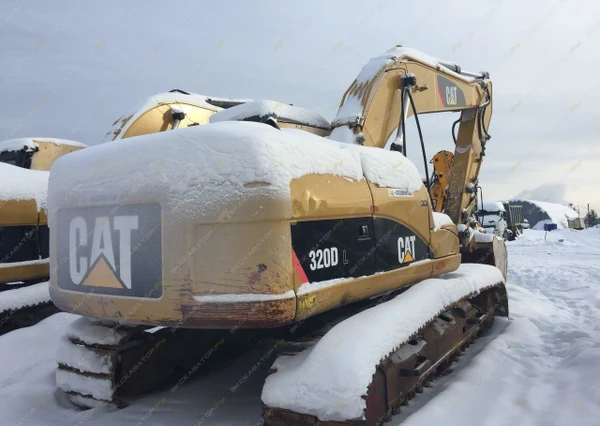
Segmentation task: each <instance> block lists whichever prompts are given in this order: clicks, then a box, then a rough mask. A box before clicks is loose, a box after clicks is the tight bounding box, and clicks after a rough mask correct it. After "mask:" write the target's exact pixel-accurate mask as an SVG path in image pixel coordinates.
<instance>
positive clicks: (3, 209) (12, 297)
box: [0, 138, 85, 333]
mask: <svg viewBox="0 0 600 426" xmlns="http://www.w3.org/2000/svg"><path fill="white" fill-rule="evenodd" d="M84 146H85V145H83V144H81V143H79V142H75V141H70V140H64V139H50V138H20V139H11V140H7V141H4V142H0V176H1V179H2V183H1V185H0V186H1V187H0V333H6V332H8V331H11V330H13V329H14V328H18V327H21V326H25V325H30V324H32V323H35V322H37V321H39V320H40V319H42V318H45V317H46V316H48V315H50V314H52V313H54V312H56V308H55V307H54V305H52V303H51V302H50V298H49V295H48V289H47V284H46V283H45V281H47V280H48V278H49V276H50V271H49V267H48V265H49V259H48V256H49V254H48V247H49V232H48V225H47V213H46V189H47V185H48V170H50V166H51V165H52V163H53V162H54V161H55V160H56V159H57V158H58V157H61V156H63V155H65V154H68V153H70V152H73V151H76V150H79V149H81V148H83V147H84ZM42 282H44V283H43V284H42ZM38 283H39V284H38Z"/></svg>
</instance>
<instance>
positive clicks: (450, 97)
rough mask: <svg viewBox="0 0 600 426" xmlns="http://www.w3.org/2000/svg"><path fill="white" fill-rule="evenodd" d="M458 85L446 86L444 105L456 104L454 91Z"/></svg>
mask: <svg viewBox="0 0 600 426" xmlns="http://www.w3.org/2000/svg"><path fill="white" fill-rule="evenodd" d="M457 90H458V87H456V86H452V87H451V86H446V105H456V104H457V99H456V98H457V96H456V92H457Z"/></svg>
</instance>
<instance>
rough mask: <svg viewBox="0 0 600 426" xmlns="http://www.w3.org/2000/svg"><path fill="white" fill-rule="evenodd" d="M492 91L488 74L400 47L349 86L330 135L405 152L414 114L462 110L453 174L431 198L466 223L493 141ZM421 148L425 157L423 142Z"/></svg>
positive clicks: (375, 60) (372, 63)
mask: <svg viewBox="0 0 600 426" xmlns="http://www.w3.org/2000/svg"><path fill="white" fill-rule="evenodd" d="M491 93H492V84H491V81H490V80H489V76H488V74H487V73H470V72H463V71H462V70H461V69H460V67H459V66H458V65H456V64H453V63H450V62H446V61H441V60H438V59H435V58H432V57H430V56H428V55H425V54H423V53H421V52H418V51H415V50H413V49H406V48H403V47H400V46H397V47H396V48H394V49H391V50H390V51H388V52H386V53H385V54H384V55H382V56H379V57H376V58H373V59H372V60H371V61H370V62H369V63H368V64H367V65H366V66H365V67H364V68H363V70H362V71H361V73H360V74H359V75H358V77H357V78H356V79H355V80H354V82H353V83H352V84H351V85H350V87H349V88H348V89H347V91H346V93H345V94H344V97H343V98H342V102H341V105H340V109H339V111H338V115H337V117H336V118H335V119H334V121H333V123H332V127H333V128H334V129H333V132H332V135H331V138H332V139H336V140H340V141H344V142H350V143H358V144H361V145H365V146H374V147H380V148H388V149H395V150H399V151H401V152H403V153H404V154H405V155H406V154H407V143H406V142H407V141H406V133H405V128H406V121H407V119H408V118H409V117H410V116H415V118H416V121H417V126H419V124H418V115H419V114H428V113H439V112H460V113H461V116H460V119H459V122H458V132H457V136H456V138H455V151H454V156H453V159H452V160H451V161H452V173H451V174H450V176H448V175H447V174H446V175H445V180H444V182H443V183H446V180H447V191H446V186H445V185H443V186H442V187H441V188H440V185H437V186H436V188H437V191H436V195H435V196H434V197H432V198H433V199H437V200H440V201H441V202H442V204H443V205H442V206H441V207H440V206H439V204H438V205H436V209H435V210H437V211H444V212H445V213H446V214H447V215H448V216H450V218H451V219H452V221H453V222H454V223H456V224H461V223H464V224H467V223H468V222H469V219H470V217H471V214H472V211H473V209H474V208H475V206H476V188H477V179H478V175H479V170H480V167H481V161H482V159H483V156H484V153H485V144H486V142H487V140H488V139H489V135H488V133H487V129H488V126H489V122H490V119H491V108H492V95H491ZM419 134H421V131H420V127H419ZM422 150H423V155H425V148H424V144H423V141H422ZM424 161H425V164H426V157H424ZM426 169H427V167H426ZM448 170H449V165H448ZM429 186H430V188H429V189H430V190H431V189H432V187H431V185H429ZM438 203H439V202H438Z"/></svg>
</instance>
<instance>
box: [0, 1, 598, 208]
mask: <svg viewBox="0 0 600 426" xmlns="http://www.w3.org/2000/svg"><path fill="white" fill-rule="evenodd" d="M599 12H600V2H599V1H595V0H480V1H478V2H475V3H473V2H466V1H464V0H447V1H445V0H423V1H412V2H409V1H397V0H375V1H371V2H365V1H360V2H359V1H347V0H346V1H341V0H340V1H307V0H304V1H281V0H280V1H256V2H250V1H235V2H234V1H230V2H229V1H221V2H216V1H215V2H207V1H193V0H178V1H176V2H164V1H151V0H146V1H144V0H142V1H139V0H131V1H121V0H119V1H116V0H115V1H102V2H91V1H88V2H83V1H81V2H77V1H74V0H73V1H61V0H55V1H53V2H47V1H42V0H39V1H26V0H3V1H2V2H1V3H0V58H1V59H0V140H4V139H8V138H13V137H25V136H48V137H61V138H70V139H75V140H79V141H82V142H85V143H88V144H90V145H93V144H96V143H99V142H100V141H101V140H102V137H103V135H104V134H105V133H106V131H107V130H108V128H109V127H110V125H111V123H112V122H113V121H114V120H115V119H116V118H118V117H119V116H120V115H121V114H122V113H124V112H126V111H127V110H129V109H130V108H131V107H133V106H134V105H136V104H137V103H139V102H140V101H142V100H143V99H144V98H146V97H147V96H149V95H151V94H154V93H158V92H162V91H167V90H170V89H173V88H180V89H183V90H188V91H193V92H197V93H202V94H207V95H213V96H224V97H237V98H255V99H256V98H262V99H275V100H279V101H283V102H288V103H293V104H294V105H299V106H302V107H305V108H309V109H314V110H316V111H317V112H319V113H321V114H323V115H324V116H325V117H327V118H329V119H331V118H333V116H335V112H336V109H337V105H338V104H339V100H340V98H341V96H342V94H343V92H344V90H345V89H346V87H347V86H348V85H349V84H350V83H351V82H352V80H353V79H354V77H355V76H356V74H357V73H358V72H359V71H360V69H361V67H362V66H363V65H364V64H365V63H366V62H367V61H368V59H369V58H370V57H372V56H376V55H378V54H380V53H381V52H383V51H385V50H387V49H388V48H390V47H392V46H393V45H395V44H397V43H402V44H403V45H405V46H409V47H414V48H417V49H419V50H422V51H424V52H426V53H429V54H431V55H433V56H437V57H441V58H445V59H450V60H453V61H455V62H457V63H459V64H460V65H461V66H462V67H463V69H468V70H473V71H479V70H486V71H489V72H490V74H491V78H492V80H493V82H494V102H495V103H494V115H493V118H492V123H491V126H490V129H489V130H490V133H491V135H492V139H491V141H490V142H489V144H488V151H487V153H488V155H487V157H486V159H485V161H484V163H483V167H482V173H481V177H480V181H481V184H482V186H483V187H484V196H485V198H486V199H488V200H491V199H499V198H508V197H511V196H515V195H517V194H519V193H521V192H522V191H528V192H526V193H525V195H527V196H530V197H533V198H538V199H541V200H547V201H570V202H573V203H575V204H577V205H580V206H582V207H583V206H584V205H585V204H586V203H588V202H589V203H591V204H592V207H595V208H597V209H599V210H600V190H599V184H598V182H597V180H595V179H594V178H596V179H597V178H598V177H600V172H599V171H600V146H599V145H600V144H599V143H598V135H599V133H600V132H599V131H600V120H599V119H598V118H599V117H600V105H599V104H598V102H597V101H596V99H597V98H598V97H600V79H599V77H598V75H597V70H598V69H600V13H599ZM454 119H455V116H454V115H448V116H445V115H442V116H440V115H438V116H428V117H426V118H424V119H423V126H424V131H425V137H426V143H427V146H428V154H429V155H430V156H431V155H432V154H434V153H435V152H436V151H438V150H439V149H443V148H446V149H452V141H451V137H450V123H451V122H452V121H453V120H454ZM411 140H412V141H413V142H414V143H415V145H414V148H413V152H415V151H417V145H416V144H417V140H415V139H414V138H413V139H411ZM411 140H409V144H410V141H411ZM413 160H414V161H415V162H416V163H417V164H420V163H421V159H420V158H418V157H417V158H413Z"/></svg>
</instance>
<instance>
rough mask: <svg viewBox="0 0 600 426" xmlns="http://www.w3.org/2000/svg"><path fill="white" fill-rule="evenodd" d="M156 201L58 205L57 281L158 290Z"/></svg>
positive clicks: (124, 290)
mask: <svg viewBox="0 0 600 426" xmlns="http://www.w3.org/2000/svg"><path fill="white" fill-rule="evenodd" d="M160 225H161V212H160V206H159V205H158V204H147V205H130V206H102V207H88V208H72V209H62V210H60V211H59V213H58V227H59V228H60V230H61V233H60V234H59V235H60V236H61V237H62V238H65V239H68V242H67V241H65V243H59V244H58V247H59V249H58V250H59V252H58V259H59V264H58V283H59V286H60V287H61V288H63V289H65V290H74V291H91V290H92V289H93V291H94V292H95V293H101V294H116V295H123V296H133V297H151V298H158V297H160V296H161V295H162V286H160V285H158V284H160V283H161V281H162V270H161V269H162V267H161V265H162V256H161V229H160V228H161V226H160Z"/></svg>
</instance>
